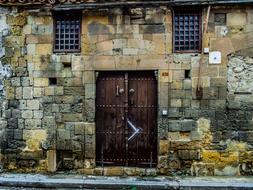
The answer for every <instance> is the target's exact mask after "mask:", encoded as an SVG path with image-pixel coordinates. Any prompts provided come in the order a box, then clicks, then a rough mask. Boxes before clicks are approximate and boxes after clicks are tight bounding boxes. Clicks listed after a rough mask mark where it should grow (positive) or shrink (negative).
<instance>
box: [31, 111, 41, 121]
mask: <svg viewBox="0 0 253 190" xmlns="http://www.w3.org/2000/svg"><path fill="white" fill-rule="evenodd" d="M33 118H34V119H42V118H43V111H41V110H35V111H33Z"/></svg>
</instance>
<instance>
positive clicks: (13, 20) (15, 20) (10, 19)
mask: <svg viewBox="0 0 253 190" xmlns="http://www.w3.org/2000/svg"><path fill="white" fill-rule="evenodd" d="M26 22H27V20H26V16H25V15H22V14H20V15H8V16H7V23H8V24H9V25H11V26H24V25H25V24H26Z"/></svg>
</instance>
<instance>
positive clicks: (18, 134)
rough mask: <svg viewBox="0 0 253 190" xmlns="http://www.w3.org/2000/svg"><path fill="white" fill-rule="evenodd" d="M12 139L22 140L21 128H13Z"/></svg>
mask: <svg viewBox="0 0 253 190" xmlns="http://www.w3.org/2000/svg"><path fill="white" fill-rule="evenodd" d="M14 139H15V140H23V130H20V129H15V130H14Z"/></svg>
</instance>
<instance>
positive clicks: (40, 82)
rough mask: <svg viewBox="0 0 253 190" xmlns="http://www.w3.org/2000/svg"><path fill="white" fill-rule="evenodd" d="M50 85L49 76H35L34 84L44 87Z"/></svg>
mask: <svg viewBox="0 0 253 190" xmlns="http://www.w3.org/2000/svg"><path fill="white" fill-rule="evenodd" d="M48 85H49V80H48V78H34V86H38V87H42V86H48Z"/></svg>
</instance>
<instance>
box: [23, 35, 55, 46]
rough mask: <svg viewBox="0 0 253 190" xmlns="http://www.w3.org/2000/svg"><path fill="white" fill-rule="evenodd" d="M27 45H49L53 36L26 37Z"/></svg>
mask: <svg viewBox="0 0 253 190" xmlns="http://www.w3.org/2000/svg"><path fill="white" fill-rule="evenodd" d="M26 43H27V44H38V43H39V44H49V43H52V36H51V35H26Z"/></svg>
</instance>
